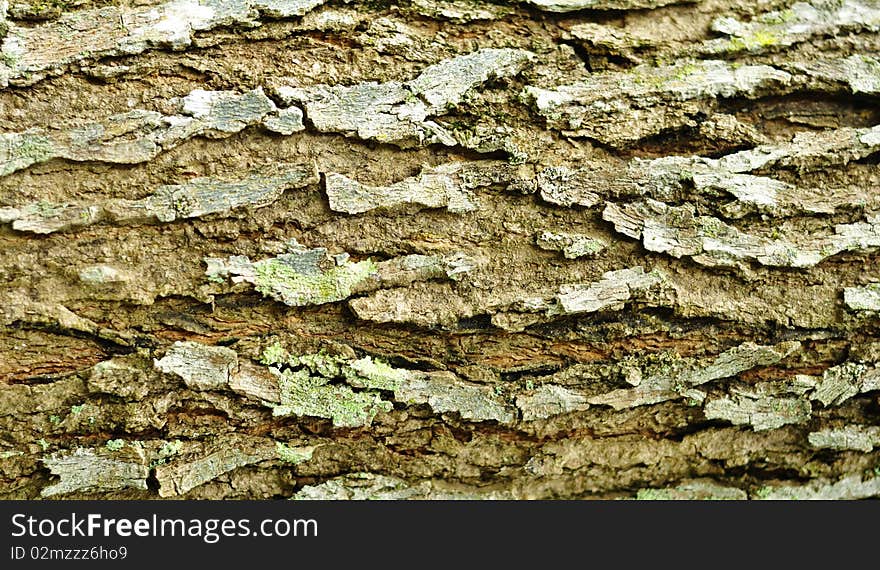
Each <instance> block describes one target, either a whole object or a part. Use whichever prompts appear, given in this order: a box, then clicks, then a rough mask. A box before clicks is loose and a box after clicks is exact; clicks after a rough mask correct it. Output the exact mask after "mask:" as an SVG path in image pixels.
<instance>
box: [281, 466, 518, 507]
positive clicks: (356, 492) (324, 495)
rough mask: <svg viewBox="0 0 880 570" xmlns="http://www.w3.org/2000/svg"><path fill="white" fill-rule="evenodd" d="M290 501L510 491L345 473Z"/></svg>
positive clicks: (505, 494)
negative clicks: (412, 482)
mask: <svg viewBox="0 0 880 570" xmlns="http://www.w3.org/2000/svg"><path fill="white" fill-rule="evenodd" d="M292 498H293V499H294V500H299V501H304V500H318V501H327V500H335V501H340V500H341V501H366V500H384V501H389V500H396V501H400V500H505V499H507V500H509V499H512V498H514V497H513V495H512V494H511V493H510V491H507V490H497V489H480V488H476V487H464V486H452V485H449V484H444V483H443V482H435V481H420V482H418V483H415V484H411V483H409V482H407V481H406V480H404V479H401V478H399V477H391V476H389V475H381V474H377V473H349V474H347V475H342V476H340V477H335V478H333V479H329V480H327V481H324V482H323V483H319V484H317V485H306V486H305V487H303V488H302V489H301V490H300V491H299V492H297V493H296V494H294V496H293V497H292Z"/></svg>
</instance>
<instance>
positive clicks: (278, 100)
mask: <svg viewBox="0 0 880 570" xmlns="http://www.w3.org/2000/svg"><path fill="white" fill-rule="evenodd" d="M26 1H28V0H23V1H22V2H18V1H17V0H12V3H11V4H10V5H9V7H8V10H4V9H3V8H6V7H5V6H0V14H2V13H4V12H5V13H6V14H7V16H6V17H5V18H4V19H2V20H0V36H2V35H5V38H4V39H3V40H2V41H3V44H2V58H0V85H2V86H3V88H2V89H0V110H2V112H0V123H2V124H0V129H2V133H3V134H0V243H2V247H0V282H2V286H0V317H2V320H0V326H2V329H0V330H2V335H0V378H2V380H3V382H2V384H0V425H2V428H0V429H2V437H0V483H2V484H0V498H5V499H11V498H40V497H51V498H159V497H182V498H212V499H220V498H290V497H292V498H304V499H307V498H375V497H377V498H400V499H403V498H406V499H410V498H416V499H418V498H519V499H550V498H552V499H555V498H565V499H574V498H605V499H608V498H674V499H699V498H732V499H745V498H750V499H751V498H864V497H871V496H876V495H880V451H876V450H875V448H878V447H880V398H878V390H880V368H878V362H880V340H878V339H880V337H878V334H880V331H878V323H880V321H878V312H880V265H878V263H877V261H878V257H877V252H878V247H880V214H878V212H880V190H878V189H880V170H878V167H877V156H878V154H880V107H878V105H877V103H878V100H880V60H878V58H877V56H876V54H877V53H878V50H880V35H878V33H877V31H878V29H880V5H878V3H877V2H876V0H829V1H824V0H812V1H811V2H810V3H796V4H792V3H790V2H785V1H781V0H761V1H753V2H748V3H745V5H744V4H743V3H740V2H733V1H730V0H704V1H700V2H694V3H687V2H685V1H682V0H522V1H521V2H518V3H517V2H511V1H508V2H501V1H498V2H487V1H484V0H455V1H444V0H411V1H409V2H401V3H398V4H399V5H395V4H393V3H387V2H384V1H379V2H368V3H363V4H361V3H356V2H352V3H347V2H341V1H333V0H331V1H325V0H236V1H234V2H228V1H225V0H224V1H223V2H220V1H219V0H186V1H183V0H175V1H172V2H167V3H166V2H164V0H139V1H138V2H135V3H133V4H132V5H126V6H118V5H115V4H114V5H105V4H104V3H103V2H91V0H83V1H82V2H76V3H74V4H73V5H69V4H66V3H64V4H62V3H59V4H57V5H56V4H51V3H50V4H48V5H47V4H45V3H39V4H37V3H34V4H26V3H25V2H26ZM2 3H5V0H4V2H2Z"/></svg>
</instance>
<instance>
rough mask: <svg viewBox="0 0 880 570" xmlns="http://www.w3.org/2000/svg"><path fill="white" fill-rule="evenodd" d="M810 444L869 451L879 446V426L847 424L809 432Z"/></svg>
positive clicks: (841, 449) (820, 446)
mask: <svg viewBox="0 0 880 570" xmlns="http://www.w3.org/2000/svg"><path fill="white" fill-rule="evenodd" d="M808 439H809V441H810V445H812V446H813V447H816V448H819V449H834V450H838V451H843V450H855V451H861V452H863V453H869V452H870V451H871V450H872V449H874V448H875V447H880V427H877V426H864V425H848V426H844V427H841V428H828V429H823V430H820V431H814V432H811V433H810V435H809V436H808Z"/></svg>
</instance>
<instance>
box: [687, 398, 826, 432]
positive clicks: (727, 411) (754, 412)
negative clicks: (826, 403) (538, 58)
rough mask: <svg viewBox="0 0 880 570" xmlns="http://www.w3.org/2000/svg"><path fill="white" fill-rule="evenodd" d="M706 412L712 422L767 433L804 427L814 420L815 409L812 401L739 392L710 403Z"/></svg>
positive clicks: (706, 407)
mask: <svg viewBox="0 0 880 570" xmlns="http://www.w3.org/2000/svg"><path fill="white" fill-rule="evenodd" d="M703 411H704V413H705V414H706V418H708V419H710V420H712V419H722V420H727V421H729V422H730V423H732V424H734V425H750V426H752V428H754V430H755V431H763V430H770V429H777V428H780V427H782V426H784V425H787V424H802V423H804V422H806V421H808V420H809V419H810V417H811V415H812V413H813V408H812V406H811V405H810V402H809V401H808V400H805V399H803V398H799V397H785V396H765V395H762V394H758V393H756V392H752V391H747V390H739V391H737V392H736V393H734V394H732V395H731V396H725V397H722V398H717V399H712V400H709V401H708V402H706V405H705V406H704V407H703Z"/></svg>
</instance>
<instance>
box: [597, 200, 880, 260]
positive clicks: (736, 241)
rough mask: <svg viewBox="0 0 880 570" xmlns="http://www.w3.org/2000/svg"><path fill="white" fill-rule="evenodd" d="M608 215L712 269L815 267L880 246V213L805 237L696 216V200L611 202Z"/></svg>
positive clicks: (657, 246)
mask: <svg viewBox="0 0 880 570" xmlns="http://www.w3.org/2000/svg"><path fill="white" fill-rule="evenodd" d="M602 218H603V219H605V220H607V221H609V222H612V223H613V224H614V228H615V229H616V230H617V231H618V232H620V233H622V234H624V235H627V236H629V237H632V238H636V239H640V240H641V241H642V244H643V245H644V246H645V249H647V250H649V251H657V252H661V253H666V254H668V255H671V256H672V257H676V258H680V257H690V258H691V259H693V260H694V261H695V262H697V263H699V264H701V265H706V266H709V267H736V268H742V269H747V268H748V267H747V265H746V264H747V263H748V262H756V263H759V264H761V265H767V266H771V267H796V268H803V267H812V266H814V265H816V264H818V263H820V262H821V261H822V260H824V259H826V258H828V257H831V256H833V255H836V254H838V253H840V252H843V251H859V250H865V249H868V248H872V247H878V246H880V217H878V216H876V215H869V216H868V217H867V221H866V222H857V223H853V224H840V225H837V226H835V233H834V234H832V235H828V236H811V237H807V238H800V239H797V240H795V239H783V238H772V237H764V236H757V235H752V234H747V233H744V232H742V231H740V230H739V229H737V228H735V227H733V226H731V225H728V224H726V223H724V222H722V221H721V220H719V219H718V218H714V217H711V216H697V215H695V207H694V206H693V205H692V204H685V205H683V206H668V205H666V204H664V203H662V202H658V201H656V200H652V199H646V200H645V201H643V202H636V203H631V204H624V205H622V206H620V205H618V204H615V203H612V202H609V203H607V205H606V206H605V210H604V211H603V212H602Z"/></svg>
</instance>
